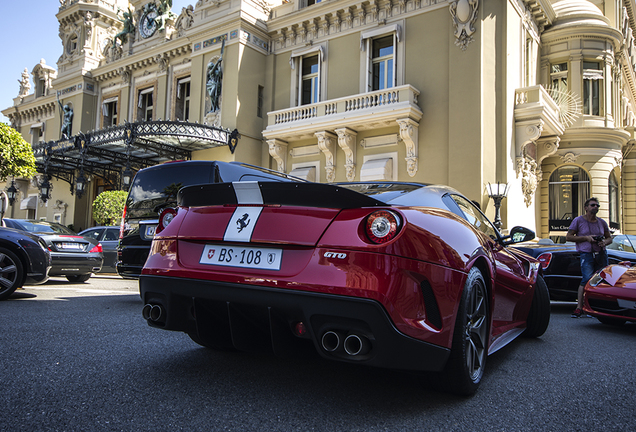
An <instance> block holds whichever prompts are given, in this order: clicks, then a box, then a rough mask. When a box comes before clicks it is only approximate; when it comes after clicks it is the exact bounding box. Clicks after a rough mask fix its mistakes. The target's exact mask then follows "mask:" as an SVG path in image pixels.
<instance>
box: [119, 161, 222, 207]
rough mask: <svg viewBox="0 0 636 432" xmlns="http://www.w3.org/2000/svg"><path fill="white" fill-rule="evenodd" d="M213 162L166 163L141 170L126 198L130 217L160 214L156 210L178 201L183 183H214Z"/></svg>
mask: <svg viewBox="0 0 636 432" xmlns="http://www.w3.org/2000/svg"><path fill="white" fill-rule="evenodd" d="M213 167H214V165H213V164H205V165H204V164H183V165H177V164H165V165H162V166H160V167H157V168H153V169H149V170H146V171H139V172H138V173H137V175H136V176H135V179H134V180H133V183H132V185H131V187H130V192H129V193H128V200H127V201H126V206H127V216H128V217H131V218H142V217H155V218H156V217H157V210H158V209H159V208H160V207H162V206H164V205H166V204H174V203H176V201H177V192H179V189H181V188H182V187H183V186H189V185H194V184H203V183H211V182H212V172H213Z"/></svg>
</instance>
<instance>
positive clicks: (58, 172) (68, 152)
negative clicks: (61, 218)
mask: <svg viewBox="0 0 636 432" xmlns="http://www.w3.org/2000/svg"><path fill="white" fill-rule="evenodd" d="M238 138H239V134H238V131H237V130H236V129H235V130H234V131H230V130H229V129H222V128H217V127H213V126H207V125H203V124H198V123H187V122H178V121H161V120H160V121H151V122H137V123H125V124H123V125H120V126H115V127H110V128H106V129H100V130H96V131H93V132H88V133H86V134H85V133H81V132H80V133H79V134H77V135H75V136H73V137H70V138H67V139H61V140H59V141H49V142H46V143H41V144H39V145H35V146H34V147H33V153H34V155H35V160H36V166H37V171H38V172H40V173H43V174H44V175H45V176H47V177H51V176H52V177H55V178H58V179H60V180H64V181H66V182H67V183H69V184H70V186H71V193H73V192H74V185H75V183H76V178H75V172H76V170H83V171H84V173H86V174H88V175H92V176H97V177H101V178H103V179H104V181H105V182H106V184H110V185H111V186H113V187H116V188H119V187H120V185H121V182H122V180H121V176H122V172H123V171H124V170H125V169H126V168H129V169H130V168H132V169H133V170H135V171H138V170H140V169H142V168H146V167H149V166H152V165H156V164H159V163H162V162H167V161H171V160H189V159H192V152H193V151H198V150H205V149H209V148H214V147H220V146H225V145H227V146H228V147H229V149H230V151H231V152H232V153H234V150H235V149H236V145H237V141H238Z"/></svg>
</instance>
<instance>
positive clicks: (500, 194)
mask: <svg viewBox="0 0 636 432" xmlns="http://www.w3.org/2000/svg"><path fill="white" fill-rule="evenodd" d="M507 194H508V183H499V182H497V184H492V183H488V196H489V197H490V198H492V200H493V201H494V203H495V221H494V224H495V227H496V228H497V229H498V230H501V216H500V214H499V209H500V208H501V201H503V199H504V198H505V197H506V195H507Z"/></svg>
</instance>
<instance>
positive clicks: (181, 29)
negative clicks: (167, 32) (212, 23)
mask: <svg viewBox="0 0 636 432" xmlns="http://www.w3.org/2000/svg"><path fill="white" fill-rule="evenodd" d="M193 24H194V8H193V7H192V5H188V7H187V8H183V9H181V15H179V18H177V21H176V22H175V25H174V26H175V28H176V29H177V32H178V34H179V36H183V35H185V32H186V30H187V29H189V28H190V27H192V25H193Z"/></svg>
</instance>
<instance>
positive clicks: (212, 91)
mask: <svg viewBox="0 0 636 432" xmlns="http://www.w3.org/2000/svg"><path fill="white" fill-rule="evenodd" d="M224 49H225V40H223V44H222V45H221V55H220V56H219V57H217V58H213V59H212V60H210V62H209V63H208V68H207V72H206V74H205V76H206V84H205V88H206V90H207V93H208V96H209V98H210V111H209V112H215V111H218V110H219V109H220V108H221V81H222V80H223V67H222V65H223V50H224Z"/></svg>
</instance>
